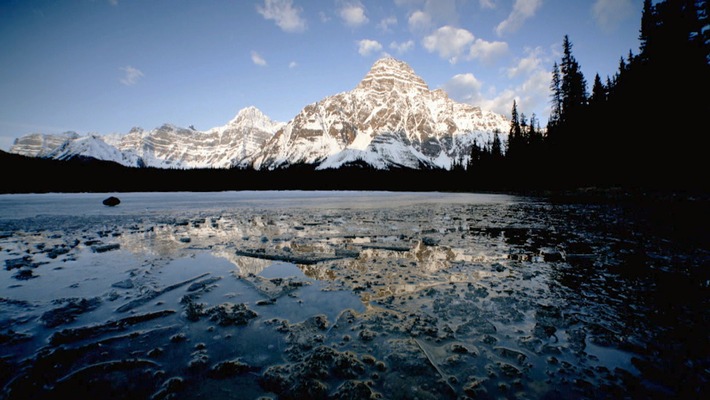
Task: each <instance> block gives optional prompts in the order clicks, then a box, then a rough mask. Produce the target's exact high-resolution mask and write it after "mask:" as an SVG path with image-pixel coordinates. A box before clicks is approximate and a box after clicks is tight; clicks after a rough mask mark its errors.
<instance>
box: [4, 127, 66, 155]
mask: <svg viewBox="0 0 710 400" xmlns="http://www.w3.org/2000/svg"><path fill="white" fill-rule="evenodd" d="M77 138H79V134H78V133H76V132H64V133H60V134H56V135H49V134H44V133H31V134H29V135H25V136H22V137H20V138H17V139H15V143H13V145H12V147H11V148H10V153H15V154H20V155H23V156H28V157H49V155H50V154H51V153H52V152H53V151H55V150H56V149H58V148H59V147H61V146H63V145H64V144H65V143H67V142H69V141H72V140H74V139H77Z"/></svg>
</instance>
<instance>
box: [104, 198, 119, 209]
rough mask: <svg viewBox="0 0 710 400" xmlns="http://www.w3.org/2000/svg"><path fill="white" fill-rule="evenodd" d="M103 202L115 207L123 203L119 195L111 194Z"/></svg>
mask: <svg viewBox="0 0 710 400" xmlns="http://www.w3.org/2000/svg"><path fill="white" fill-rule="evenodd" d="M103 203H104V205H105V206H109V207H114V206H117V205H119V204H121V200H119V199H118V197H113V196H111V197H109V198H107V199H104V202H103Z"/></svg>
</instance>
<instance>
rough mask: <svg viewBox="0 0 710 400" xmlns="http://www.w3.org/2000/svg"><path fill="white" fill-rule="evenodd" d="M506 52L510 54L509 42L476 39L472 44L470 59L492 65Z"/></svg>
mask: <svg viewBox="0 0 710 400" xmlns="http://www.w3.org/2000/svg"><path fill="white" fill-rule="evenodd" d="M506 54H508V43H505V42H498V41H493V42H489V41H487V40H483V39H476V40H475V41H474V42H473V44H472V45H471V49H470V51H469V53H468V59H470V60H471V59H475V60H479V61H481V62H482V63H484V64H488V65H490V64H493V63H494V62H495V61H496V60H498V59H499V58H501V57H502V56H504V55H506Z"/></svg>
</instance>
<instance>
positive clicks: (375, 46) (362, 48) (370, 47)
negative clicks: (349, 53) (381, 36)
mask: <svg viewBox="0 0 710 400" xmlns="http://www.w3.org/2000/svg"><path fill="white" fill-rule="evenodd" d="M357 46H358V50H357V52H358V53H360V55H361V56H364V57H367V56H370V55H372V54H374V53H377V52H380V51H382V45H381V44H380V42H378V41H376V40H370V39H363V40H360V41H358V42H357Z"/></svg>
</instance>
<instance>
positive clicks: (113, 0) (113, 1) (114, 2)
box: [108, 0, 118, 6]
mask: <svg viewBox="0 0 710 400" xmlns="http://www.w3.org/2000/svg"><path fill="white" fill-rule="evenodd" d="M108 3H109V4H111V5H112V6H117V5H118V0H108Z"/></svg>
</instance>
